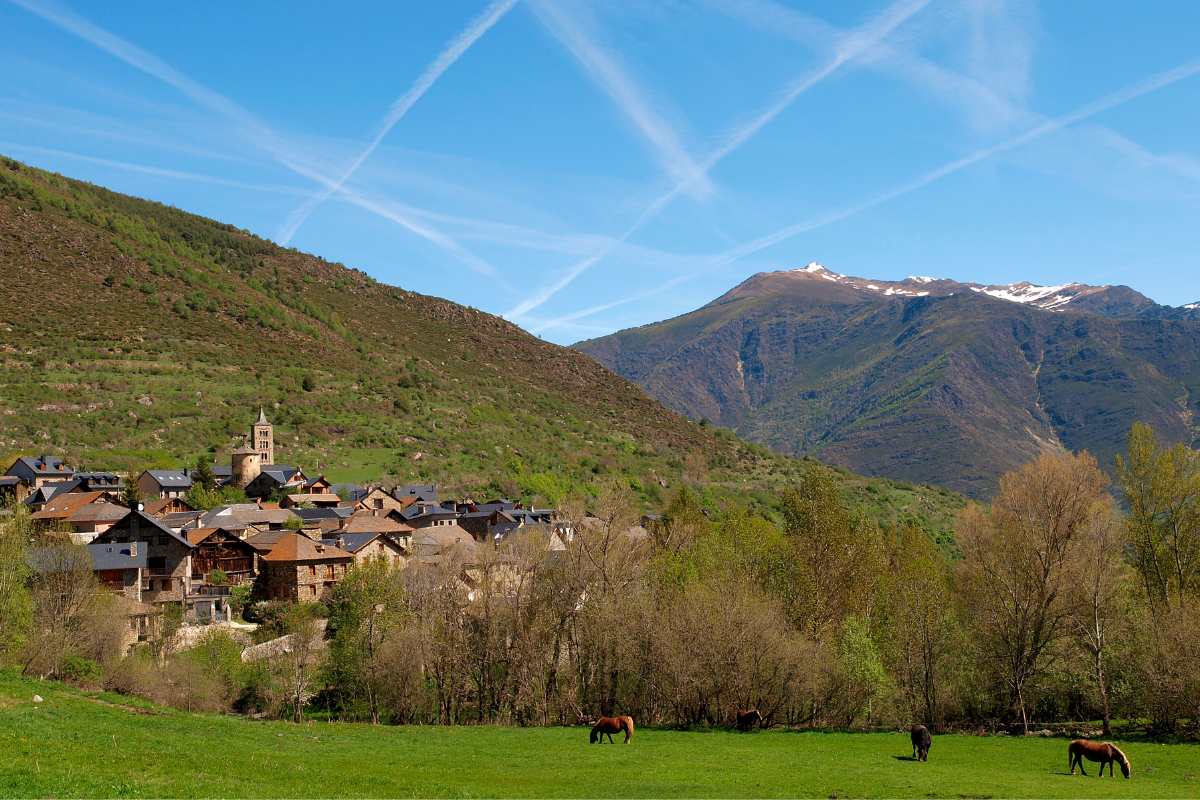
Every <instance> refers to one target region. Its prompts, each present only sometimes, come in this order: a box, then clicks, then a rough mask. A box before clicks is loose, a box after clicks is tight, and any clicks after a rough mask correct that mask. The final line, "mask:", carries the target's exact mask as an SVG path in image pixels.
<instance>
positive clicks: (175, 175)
mask: <svg viewBox="0 0 1200 800" xmlns="http://www.w3.org/2000/svg"><path fill="white" fill-rule="evenodd" d="M0 150H3V151H6V152H11V151H13V150H25V151H27V152H30V153H36V154H38V155H44V156H53V157H55V158H70V159H74V160H76V161H84V162H87V163H89V164H98V165H100V166H102V167H113V168H115V169H123V170H126V171H128V172H140V173H142V174H144V175H153V176H155V177H159V178H170V179H172V180H180V181H193V182H196V183H211V184H214V185H216V186H229V187H232V188H234V189H245V190H247V191H252V192H271V193H274V194H286V195H302V194H304V192H303V191H302V190H300V189H297V188H295V187H294V186H279V185H271V184H264V183H247V182H246V181H236V180H231V179H228V178H219V177H217V176H215V175H204V174H202V173H199V172H184V171H182V170H178V169H164V168H163V167H153V166H150V165H148V164H134V163H132V162H130V161H117V160H115V159H111V158H100V157H98V156H89V155H84V154H83V153H74V152H71V151H70V150H57V149H55V148H53V147H38V146H36V145H29V144H21V143H19V142H0Z"/></svg>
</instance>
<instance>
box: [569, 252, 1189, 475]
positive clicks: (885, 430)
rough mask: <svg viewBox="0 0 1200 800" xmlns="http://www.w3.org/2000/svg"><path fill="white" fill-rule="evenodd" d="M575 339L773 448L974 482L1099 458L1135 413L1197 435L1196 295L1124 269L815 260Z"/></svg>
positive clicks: (863, 468) (1168, 432)
mask: <svg viewBox="0 0 1200 800" xmlns="http://www.w3.org/2000/svg"><path fill="white" fill-rule="evenodd" d="M575 347H576V349H578V350H580V351H582V352H585V353H587V354H589V355H591V356H592V357H594V358H596V359H597V360H599V361H600V362H601V363H603V364H605V365H607V366H608V367H609V368H611V369H612V370H614V371H615V372H617V373H618V374H620V375H623V376H625V377H626V378H629V379H630V380H633V381H636V382H637V383H639V384H640V385H642V386H643V387H644V388H645V389H646V391H647V392H649V393H650V395H651V396H653V397H656V398H657V399H659V400H660V401H662V402H663V403H664V404H665V405H667V406H668V407H670V408H673V409H675V410H677V411H679V412H681V413H683V414H686V415H688V416H690V417H692V418H693V419H707V420H710V421H712V422H715V423H717V424H719V425H722V426H726V427H729V428H731V429H733V430H734V431H736V432H737V433H738V434H739V435H741V436H744V437H745V438H747V439H750V440H751V441H755V442H759V443H762V444H765V445H767V446H769V447H770V448H772V449H773V450H775V451H777V452H781V453H787V454H791V455H809V456H813V457H816V458H820V459H822V460H825V461H829V462H832V463H836V464H841V465H844V466H846V467H848V468H850V469H853V470H856V471H859V472H863V473H865V474H868V475H882V476H889V477H893V478H898V479H903V480H908V481H918V482H929V483H935V484H939V485H942V486H947V487H951V488H953V489H955V490H957V491H960V492H963V493H965V494H968V495H970V496H974V497H986V496H988V495H989V494H990V493H991V492H992V491H993V490H994V489H995V487H996V484H997V480H998V477H999V476H1000V475H1001V474H1002V473H1004V472H1005V471H1007V470H1009V469H1012V468H1014V467H1016V466H1018V465H1020V464H1021V463H1023V462H1025V461H1027V460H1029V459H1031V458H1033V457H1035V456H1036V455H1037V454H1038V453H1040V452H1043V451H1046V450H1059V449H1069V450H1076V451H1077V450H1084V449H1086V450H1090V451H1092V452H1093V453H1094V454H1095V455H1096V456H1097V457H1098V458H1100V459H1101V461H1102V463H1105V464H1111V463H1112V460H1113V457H1114V455H1115V454H1116V453H1117V452H1119V451H1120V449H1121V448H1122V447H1123V445H1124V438H1125V436H1126V434H1127V433H1128V430H1129V428H1130V426H1131V425H1132V423H1133V422H1134V421H1139V420H1140V421H1144V422H1147V423H1150V424H1151V425H1153V426H1154V427H1155V428H1156V429H1158V431H1159V432H1160V434H1161V435H1162V436H1163V437H1164V438H1166V439H1169V440H1172V441H1183V442H1188V443H1191V444H1193V445H1194V444H1196V443H1197V442H1198V441H1200V440H1198V434H1200V430H1198V428H1197V421H1196V414H1197V412H1198V411H1200V303H1192V304H1189V305H1187V306H1183V307H1178V308H1176V307H1169V306H1163V305H1160V304H1157V303H1155V302H1153V301H1152V300H1150V299H1149V298H1147V297H1146V296H1144V295H1142V294H1140V293H1139V292H1137V291H1135V290H1133V289H1131V288H1129V287H1127V286H1091V285H1086V284H1081V283H1071V284H1065V285H1056V286H1040V285H1036V284H1032V283H1024V282H1023V283H1016V284H1009V285H999V286H993V285H982V284H977V283H968V282H962V281H957V280H952V279H947V278H934V277H925V276H913V277H909V278H907V279H905V280H902V281H883V280H872V279H867V278H859V277H853V276H847V275H842V274H839V273H837V272H834V271H832V270H830V269H828V268H826V267H825V266H823V265H821V264H818V263H815V262H814V263H810V264H808V265H806V266H804V267H800V268H798V269H792V270H786V271H780V272H764V273H759V274H757V275H754V276H752V277H750V278H749V279H747V280H746V281H744V282H742V283H741V284H739V285H738V286H736V287H734V288H733V289H731V290H730V291H728V292H726V293H725V294H724V295H722V296H721V297H718V298H717V299H715V300H713V301H712V302H711V303H708V304H707V305H705V306H703V307H701V308H699V309H697V310H695V311H692V312H690V313H688V314H684V315H682V316H679V317H675V318H674V319H669V320H666V321H663V322H659V323H655V324H651V325H645V326H642V327H638V328H632V329H629V330H624V331H619V332H617V333H614V334H611V335H609V336H605V337H601V338H598V339H592V340H588V341H584V342H579V343H578V344H576V345H575Z"/></svg>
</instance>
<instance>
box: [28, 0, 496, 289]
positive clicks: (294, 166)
mask: <svg viewBox="0 0 1200 800" xmlns="http://www.w3.org/2000/svg"><path fill="white" fill-rule="evenodd" d="M12 2H13V3H15V4H16V5H18V6H20V7H21V8H24V9H25V10H27V11H29V12H30V13H32V14H36V15H37V16H39V17H41V18H43V19H45V20H46V21H48V22H50V23H52V24H54V25H57V26H58V27H60V28H62V29H63V30H65V31H67V32H68V33H72V34H74V35H75V36H78V37H79V38H81V39H83V40H84V41H86V42H88V43H89V44H91V45H93V46H95V47H97V48H99V49H101V50H103V51H105V52H106V53H109V54H110V55H112V56H114V57H116V58H117V59H119V60H121V61H124V62H125V63H126V64H129V65H130V66H131V67H134V68H135V69H138V70H140V71H142V72H144V73H146V74H147V75H149V76H151V77H152V78H156V79H158V80H160V81H162V82H163V83H166V84H167V85H169V86H172V87H174V88H175V89H177V90H179V91H180V92H182V93H183V94H184V95H186V96H187V97H189V98H190V99H191V100H192V101H193V102H195V103H196V104H197V105H200V106H203V107H205V108H208V109H210V110H212V111H214V112H216V113H218V114H220V115H222V116H224V117H226V118H227V119H229V120H232V121H233V122H235V123H236V124H238V125H239V126H241V127H242V129H243V131H244V133H245V134H246V135H247V137H248V138H249V139H250V141H251V142H252V143H253V144H254V145H255V146H257V147H258V148H260V149H261V150H262V151H264V152H265V153H266V154H267V155H269V156H270V157H271V158H272V159H273V160H274V161H276V162H277V163H279V164H281V165H282V166H284V167H287V168H288V169H290V170H292V171H293V172H296V173H297V174H298V175H302V176H304V177H307V178H309V179H310V180H315V181H317V182H318V183H319V184H322V185H324V186H326V187H328V186H331V185H335V181H334V180H333V179H332V178H330V177H328V176H325V175H323V174H321V173H320V172H318V171H317V170H315V169H312V168H310V167H305V168H303V169H300V164H299V159H298V158H297V157H295V156H294V155H292V154H291V153H290V152H289V150H290V148H288V147H287V145H286V144H285V142H284V141H283V140H282V139H281V138H280V137H279V136H278V135H277V134H276V133H275V132H274V131H272V130H271V129H270V128H269V127H268V126H267V125H266V124H264V123H263V122H262V121H261V120H259V119H258V118H257V117H255V116H254V115H253V114H251V113H250V112H249V111H247V110H246V109H244V108H242V107H241V106H240V105H238V104H237V103H235V102H233V101H232V100H230V99H229V98H227V97H225V96H224V95H221V94H218V93H217V92H214V91H213V90H211V89H209V88H208V87H206V86H203V85H202V84H200V83H197V82H196V81H194V80H192V79H191V78H189V77H187V76H186V75H184V74H182V73H180V72H179V71H178V70H176V69H175V68H173V67H171V66H170V65H169V64H167V63H166V62H165V61H163V60H162V59H160V58H158V57H157V56H155V55H153V54H152V53H149V52H147V51H145V50H143V49H142V48H140V47H138V46H137V45H135V44H132V43H130V42H127V41H125V40H124V39H122V38H120V37H119V36H116V35H114V34H112V33H109V32H108V31H106V30H104V29H103V28H100V27H98V26H96V25H93V24H92V23H91V22H88V21H87V20H86V19H84V18H83V17H80V16H78V15H77V14H74V13H73V12H71V11H69V10H67V9H65V8H63V7H61V6H57V5H51V4H49V3H39V2H36V0H12ZM337 191H338V193H339V194H340V195H341V196H342V197H344V198H346V200H348V201H349V202H351V203H353V204H355V205H358V206H360V207H361V208H364V209H366V210H369V211H372V212H373V213H376V214H379V215H380V216H382V217H384V218H385V219H388V220H391V221H392V222H396V223H397V224H399V225H401V226H402V227H404V228H405V229H406V230H408V231H411V232H412V233H414V234H416V235H418V236H420V237H422V238H424V239H426V240H427V241H429V242H431V243H432V244H434V245H436V246H437V247H439V248H441V249H443V250H445V251H446V252H447V253H449V254H450V255H451V256H453V257H454V258H456V259H458V260H459V261H462V262H463V263H464V264H466V266H468V267H469V268H471V269H473V270H475V271H476V272H479V273H480V274H484V275H488V276H494V275H495V269H494V268H493V267H492V266H491V265H490V264H487V262H485V261H483V260H482V259H480V258H479V257H478V256H475V255H473V254H472V253H470V252H468V251H467V250H466V249H465V248H463V247H462V246H461V245H459V244H458V243H457V242H455V241H454V240H453V239H451V238H450V237H448V236H446V235H445V234H443V233H440V232H437V231H434V230H433V229H432V228H431V227H429V226H426V225H422V224H420V223H418V222H416V221H415V220H412V219H409V218H408V217H407V216H405V215H404V214H401V213H398V212H396V211H388V212H387V213H382V210H383V207H382V206H380V205H379V204H378V203H375V202H373V201H370V200H368V199H366V198H364V197H361V196H359V195H357V194H356V193H354V192H352V191H350V190H349V189H347V188H346V187H345V186H343V187H341V188H340V189H338V190H337ZM506 288H507V287H506Z"/></svg>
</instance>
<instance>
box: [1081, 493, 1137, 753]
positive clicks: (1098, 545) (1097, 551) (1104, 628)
mask: <svg viewBox="0 0 1200 800" xmlns="http://www.w3.org/2000/svg"><path fill="white" fill-rule="evenodd" d="M1122 544H1123V537H1122V533H1121V519H1120V516H1119V514H1118V512H1117V509H1116V507H1115V504H1113V503H1112V502H1111V501H1108V502H1106V501H1101V502H1100V503H1099V504H1098V507H1097V509H1096V512H1095V514H1094V516H1093V517H1092V519H1091V526H1090V529H1089V530H1087V531H1086V532H1085V535H1084V536H1083V538H1082V539H1081V541H1080V543H1079V545H1080V546H1079V550H1078V558H1077V559H1076V561H1075V564H1074V574H1073V576H1072V577H1071V579H1070V580H1069V581H1068V584H1067V588H1068V591H1069V597H1070V607H1071V615H1070V625H1071V632H1072V634H1073V636H1074V638H1075V642H1076V644H1077V645H1078V646H1079V648H1080V649H1081V650H1082V651H1083V652H1084V653H1085V654H1086V656H1087V658H1088V664H1089V671H1090V672H1091V676H1092V680H1093V681H1095V684H1096V691H1097V693H1098V694H1099V697H1100V710H1101V714H1102V717H1103V721H1104V735H1105V736H1109V735H1111V734H1112V705H1111V703H1110V701H1109V685H1108V674H1107V660H1108V658H1109V655H1110V651H1111V647H1110V643H1111V640H1112V638H1113V634H1114V633H1115V631H1116V630H1118V629H1119V627H1120V624H1121V623H1120V621H1121V619H1122V618H1123V617H1124V616H1125V615H1126V614H1127V612H1128V607H1127V604H1126V603H1125V602H1124V597H1123V595H1124V594H1125V590H1126V588H1127V587H1128V585H1129V580H1130V577H1131V576H1130V569H1129V566H1128V564H1126V562H1125V560H1124V558H1123V557H1122V553H1121V547H1122Z"/></svg>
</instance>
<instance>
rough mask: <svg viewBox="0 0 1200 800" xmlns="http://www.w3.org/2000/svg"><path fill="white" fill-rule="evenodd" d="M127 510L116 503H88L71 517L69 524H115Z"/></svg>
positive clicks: (122, 517) (123, 517)
mask: <svg viewBox="0 0 1200 800" xmlns="http://www.w3.org/2000/svg"><path fill="white" fill-rule="evenodd" d="M128 513H129V509H128V508H126V507H125V506H123V505H119V504H117V503H88V504H87V505H86V506H84V507H83V508H81V509H79V510H78V511H76V512H75V513H74V514H72V515H71V518H70V521H71V522H117V521H118V520H122V519H125V515H126V514H128Z"/></svg>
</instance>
